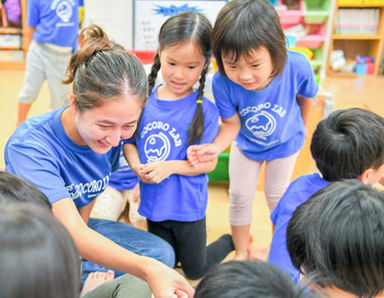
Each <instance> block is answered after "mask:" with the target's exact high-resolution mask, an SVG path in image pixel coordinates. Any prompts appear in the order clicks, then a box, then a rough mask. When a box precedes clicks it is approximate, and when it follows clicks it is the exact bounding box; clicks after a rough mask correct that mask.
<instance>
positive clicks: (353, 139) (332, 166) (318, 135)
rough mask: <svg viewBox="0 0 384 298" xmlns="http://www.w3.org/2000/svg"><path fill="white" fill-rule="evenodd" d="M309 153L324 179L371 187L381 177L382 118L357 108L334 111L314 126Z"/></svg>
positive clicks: (383, 170) (383, 153)
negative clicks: (357, 181)
mask: <svg viewBox="0 0 384 298" xmlns="http://www.w3.org/2000/svg"><path fill="white" fill-rule="evenodd" d="M311 152H312V157H313V158H314V160H315V161H316V165H317V168H318V169H319V171H320V172H321V174H322V176H323V178H324V179H326V180H328V181H337V180H340V179H347V178H360V180H362V181H363V182H364V183H370V184H374V183H376V182H378V181H379V180H380V179H381V177H382V176H383V175H384V118H382V117H380V116H379V115H377V114H375V113H372V112H370V111H367V110H363V109H359V108H353V109H345V110H338V111H335V112H333V113H331V114H330V115H329V116H328V117H327V118H326V119H323V120H322V121H320V123H319V124H318V125H317V127H316V130H315V132H314V134H313V136H312V143H311Z"/></svg>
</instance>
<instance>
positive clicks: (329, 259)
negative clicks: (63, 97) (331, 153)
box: [287, 179, 384, 298]
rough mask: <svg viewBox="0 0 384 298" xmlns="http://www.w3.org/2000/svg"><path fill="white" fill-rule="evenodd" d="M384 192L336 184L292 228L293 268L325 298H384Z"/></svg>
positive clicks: (299, 212) (299, 213) (302, 210)
mask: <svg viewBox="0 0 384 298" xmlns="http://www.w3.org/2000/svg"><path fill="white" fill-rule="evenodd" d="M383 214H384V192H383V191H379V190H375V189H374V188H372V187H371V186H368V185H364V184H363V183H361V181H359V180H357V179H350V180H344V181H340V182H334V183H332V184H331V185H329V186H327V187H325V188H323V189H322V190H320V191H318V192H317V193H316V194H314V195H313V196H312V197H311V198H310V199H309V200H307V201H306V202H305V203H303V204H302V205H300V206H299V207H297V209H296V211H295V212H294V213H293V215H292V218H291V220H290V221H289V224H288V227H287V247H288V251H289V254H290V256H291V258H292V262H293V264H294V266H295V267H296V269H297V270H300V271H301V272H302V273H303V275H304V277H305V279H307V281H306V283H311V284H310V286H311V288H313V289H314V290H315V291H317V292H320V294H323V295H322V296H323V297H330V298H339V297H384V258H383V256H384V245H383V239H384V219H383V218H384V217H383Z"/></svg>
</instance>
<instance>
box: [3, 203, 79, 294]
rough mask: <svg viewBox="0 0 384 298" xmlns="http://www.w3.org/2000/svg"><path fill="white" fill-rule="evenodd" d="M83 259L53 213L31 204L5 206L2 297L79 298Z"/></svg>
mask: <svg viewBox="0 0 384 298" xmlns="http://www.w3.org/2000/svg"><path fill="white" fill-rule="evenodd" d="M79 258H80V257H79V255H78V252H77V249H76V247H75V244H74V242H73V240H72V238H71V236H70V235H69V233H68V232H67V230H66V229H65V228H64V227H63V226H62V225H61V224H60V223H59V222H58V221H57V220H56V219H55V218H54V217H53V215H52V214H51V213H50V212H49V210H46V209H45V208H43V207H41V206H37V205H33V204H28V203H19V204H9V205H5V206H1V208H0V260H1V266H0V267H1V271H2V273H1V274H0V293H1V297H30V298H41V297H58V298H74V297H78V294H79V290H80V289H79V287H80V259H79Z"/></svg>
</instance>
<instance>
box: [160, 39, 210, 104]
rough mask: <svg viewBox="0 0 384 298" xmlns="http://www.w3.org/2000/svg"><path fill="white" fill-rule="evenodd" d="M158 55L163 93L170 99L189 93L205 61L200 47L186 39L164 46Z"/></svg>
mask: <svg viewBox="0 0 384 298" xmlns="http://www.w3.org/2000/svg"><path fill="white" fill-rule="evenodd" d="M159 56H160V63H161V73H162V75H163V79H164V82H165V84H164V86H163V88H162V92H163V94H165V95H166V96H167V97H168V98H170V99H177V98H182V97H185V96H187V95H189V94H191V93H192V92H193V85H194V84H195V83H196V82H197V80H198V79H199V77H200V74H201V71H202V70H203V68H204V65H205V62H206V61H205V59H204V56H203V55H202V52H201V50H200V48H199V47H198V46H197V45H196V44H195V43H194V42H190V41H187V42H183V43H181V44H177V45H174V46H170V47H166V48H164V49H163V50H162V51H161V52H160V53H159Z"/></svg>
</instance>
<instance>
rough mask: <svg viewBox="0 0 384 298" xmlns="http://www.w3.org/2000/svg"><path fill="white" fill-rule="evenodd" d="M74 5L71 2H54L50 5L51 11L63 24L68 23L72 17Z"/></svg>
mask: <svg viewBox="0 0 384 298" xmlns="http://www.w3.org/2000/svg"><path fill="white" fill-rule="evenodd" d="M74 5H75V4H74V2H73V0H55V1H53V2H52V4H51V9H52V10H55V11H56V15H57V16H58V17H59V18H60V19H61V21H62V22H63V23H68V22H69V20H70V19H71V17H72V14H73V6H74ZM61 26H63V24H61Z"/></svg>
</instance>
